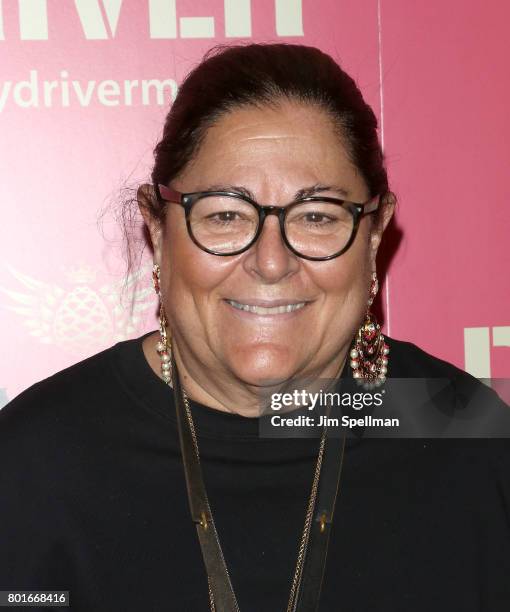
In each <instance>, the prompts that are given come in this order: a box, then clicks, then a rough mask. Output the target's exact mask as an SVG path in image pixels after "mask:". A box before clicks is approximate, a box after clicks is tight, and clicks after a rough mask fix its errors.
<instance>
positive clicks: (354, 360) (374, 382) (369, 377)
mask: <svg viewBox="0 0 510 612" xmlns="http://www.w3.org/2000/svg"><path fill="white" fill-rule="evenodd" d="M378 290H379V282H378V280H377V273H376V272H374V273H373V274H372V284H371V286H370V296H369V298H368V306H367V311H366V313H365V321H364V323H363V325H362V326H361V327H360V328H359V329H358V332H357V334H356V340H355V343H354V348H353V349H352V350H351V352H350V358H351V363H350V365H351V368H352V370H353V372H352V375H353V377H354V378H355V379H356V382H357V383H358V384H360V385H363V386H364V387H365V388H366V389H372V388H373V387H379V386H380V385H382V384H383V383H384V381H385V380H386V373H387V372H388V354H389V352H390V347H389V346H388V345H387V344H386V342H385V340H384V336H383V335H382V334H381V326H380V325H379V323H377V321H376V319H375V317H374V315H373V314H372V313H371V312H370V306H372V303H373V301H374V298H375V296H376V295H377V291H378Z"/></svg>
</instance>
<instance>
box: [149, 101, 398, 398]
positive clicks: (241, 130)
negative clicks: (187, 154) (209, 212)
mask: <svg viewBox="0 0 510 612" xmlns="http://www.w3.org/2000/svg"><path fill="white" fill-rule="evenodd" d="M317 185H320V186H321V187H328V189H327V190H325V191H321V193H322V194H323V195H329V196H332V197H339V198H341V197H342V194H341V193H340V192H339V191H338V190H337V188H341V189H344V190H346V191H347V192H348V197H347V198H346V199H349V200H352V201H354V202H365V201H366V200H367V199H368V198H369V195H370V194H369V192H368V190H367V187H366V185H365V183H364V181H363V179H362V177H361V176H360V175H359V174H358V172H357V171H356V169H355V168H354V167H353V166H352V165H351V163H350V162H349V159H348V157H347V154H346V152H345V150H344V148H343V146H342V145H341V144H340V142H339V139H338V136H337V133H336V132H335V130H334V127H333V124H332V121H331V119H330V118H329V116H328V115H327V114H326V113H325V112H324V111H323V110H321V109H318V108H316V107H311V106H307V105H301V104H298V103H291V102H284V103H282V104H281V105H280V106H279V107H277V108H268V107H266V108H254V107H245V108H241V109H238V110H235V111H233V112H230V113H229V114H227V115H225V116H223V117H222V118H221V119H219V121H218V122H217V123H216V124H215V125H214V126H213V127H211V128H210V129H209V130H208V131H207V133H206V136H205V139H204V141H203V143H202V144H201V146H200V148H199V150H198V152H197V155H196V157H195V159H194V161H193V162H192V163H190V164H189V165H188V166H187V167H186V169H185V170H184V171H183V172H182V173H181V175H180V176H179V177H178V178H177V179H175V180H174V181H173V182H172V187H174V188H175V189H177V190H178V191H181V192H194V191H206V190H209V189H211V188H213V187H216V188H218V186H223V187H224V188H230V189H231V190H235V187H243V188H244V189H247V190H249V191H250V192H251V193H252V194H253V196H254V198H255V200H256V201H257V202H259V203H260V204H273V205H276V206H284V205H286V204H288V203H290V202H291V201H293V200H294V198H295V194H296V192H298V191H300V190H303V189H307V188H311V187H314V186H317ZM388 220H389V216H388V219H387V220H386V222H387V221H388ZM371 228H372V219H371V218H370V216H366V217H364V218H362V220H361V223H360V226H359V230H358V234H357V236H356V240H355V241H354V243H353V244H352V246H351V247H350V249H348V251H347V252H345V253H344V254H343V255H341V256H340V257H337V258H336V259H332V260H330V261H308V260H305V259H302V258H300V257H298V256H296V255H294V254H293V253H292V252H290V251H289V250H288V249H287V247H286V246H285V244H284V243H283V241H282V237H281V235H280V229H279V223H278V219H277V217H276V216H274V215H270V216H269V217H267V218H266V220H265V224H264V228H263V231H262V234H261V235H260V237H259V239H258V241H257V242H256V243H255V244H254V245H253V246H252V247H251V248H250V249H249V250H248V251H246V252H244V253H241V254H239V255H234V256H228V257H219V256H216V255H211V254H208V253H206V252H204V251H202V250H201V249H200V248H198V247H197V246H196V245H195V244H194V243H193V242H192V240H191V239H190V237H189V235H188V233H187V230H186V224H185V216H184V209H183V208H182V207H181V206H179V205H177V204H173V203H171V204H169V205H168V215H167V218H166V224H165V227H164V231H163V232H161V233H160V234H158V235H157V236H156V235H155V234H154V235H153V239H154V238H155V239H156V242H157V244H155V261H157V262H159V263H160V265H161V292H162V295H163V300H164V306H165V310H166V314H167V318H168V320H169V326H170V333H171V335H172V338H173V342H174V344H177V349H178V352H179V355H180V357H181V358H182V360H183V362H184V363H185V364H186V368H187V370H188V372H195V373H196V375H197V376H199V375H200V372H201V371H204V370H207V371H208V372H209V375H214V374H216V375H217V376H220V377H221V378H223V379H225V377H226V378H227V379H228V378H230V379H231V380H235V381H236V382H237V383H239V382H241V383H243V384H245V385H248V386H255V387H258V386H265V385H267V384H269V381H271V382H275V381H283V380H287V379H289V378H293V377H296V376H305V375H315V376H335V375H336V373H337V371H338V368H339V367H340V366H341V365H342V363H343V360H344V359H345V355H346V351H347V349H348V347H349V344H350V342H351V340H352V338H353V335H354V333H355V330H356V329H357V327H358V326H359V324H360V321H361V318H362V317H363V314H364V311H365V309H366V303H367V299H368V291H369V286H370V275H371V272H372V270H374V269H375V254H376V250H377V247H378V244H379V239H380V234H378V233H377V232H376V231H375V230H372V231H371ZM233 302H235V303H237V304H238V305H239V304H242V305H259V306H262V307H264V306H266V307H270V306H271V305H273V306H274V305H282V304H283V305H287V304H302V303H304V304H305V305H304V306H303V307H301V308H298V309H297V310H294V311H293V312H288V313H284V314H271V313H267V312H264V310H261V311H259V312H255V313H254V312H247V311H244V310H239V308H236V306H235V305H234V304H233Z"/></svg>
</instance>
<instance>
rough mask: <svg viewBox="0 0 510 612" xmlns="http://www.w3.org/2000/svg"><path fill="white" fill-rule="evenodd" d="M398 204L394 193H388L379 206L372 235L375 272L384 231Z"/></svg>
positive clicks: (371, 257) (371, 244)
mask: <svg viewBox="0 0 510 612" xmlns="http://www.w3.org/2000/svg"><path fill="white" fill-rule="evenodd" d="M396 203H397V198H396V197H395V194H394V193H393V192H392V191H388V192H387V193H386V194H385V195H384V196H383V197H381V202H380V204H379V208H380V212H379V216H378V219H377V221H376V222H375V223H374V226H373V228H372V231H371V233H370V260H371V263H372V264H373V265H372V269H374V270H375V260H376V257H377V251H378V250H379V245H380V244H381V239H382V236H383V233H384V230H385V229H386V227H387V226H388V223H389V222H390V220H391V218H392V216H393V213H394V212H395V205H396Z"/></svg>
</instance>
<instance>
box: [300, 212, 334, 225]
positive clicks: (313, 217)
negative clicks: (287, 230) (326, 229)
mask: <svg viewBox="0 0 510 612" xmlns="http://www.w3.org/2000/svg"><path fill="white" fill-rule="evenodd" d="M304 220H305V221H306V222H307V223H315V224H317V223H320V224H321V225H324V224H326V223H331V222H333V221H335V219H333V218H332V217H330V216H329V215H325V214H323V213H307V214H306V215H304Z"/></svg>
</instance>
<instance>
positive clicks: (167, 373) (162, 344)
mask: <svg viewBox="0 0 510 612" xmlns="http://www.w3.org/2000/svg"><path fill="white" fill-rule="evenodd" d="M160 275H161V270H160V267H159V265H158V264H154V266H153V267H152V283H153V285H154V290H155V291H156V293H157V295H158V297H159V335H160V340H159V342H158V343H157V345H156V350H157V352H158V354H159V357H160V359H161V377H162V378H163V380H164V381H165V382H166V383H167V385H171V384H172V363H171V362H172V357H171V354H172V347H171V344H170V340H169V338H168V336H167V333H166V327H167V324H168V322H167V320H166V316H165V309H164V306H163V298H162V296H161V290H160V284H159V281H160Z"/></svg>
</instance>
